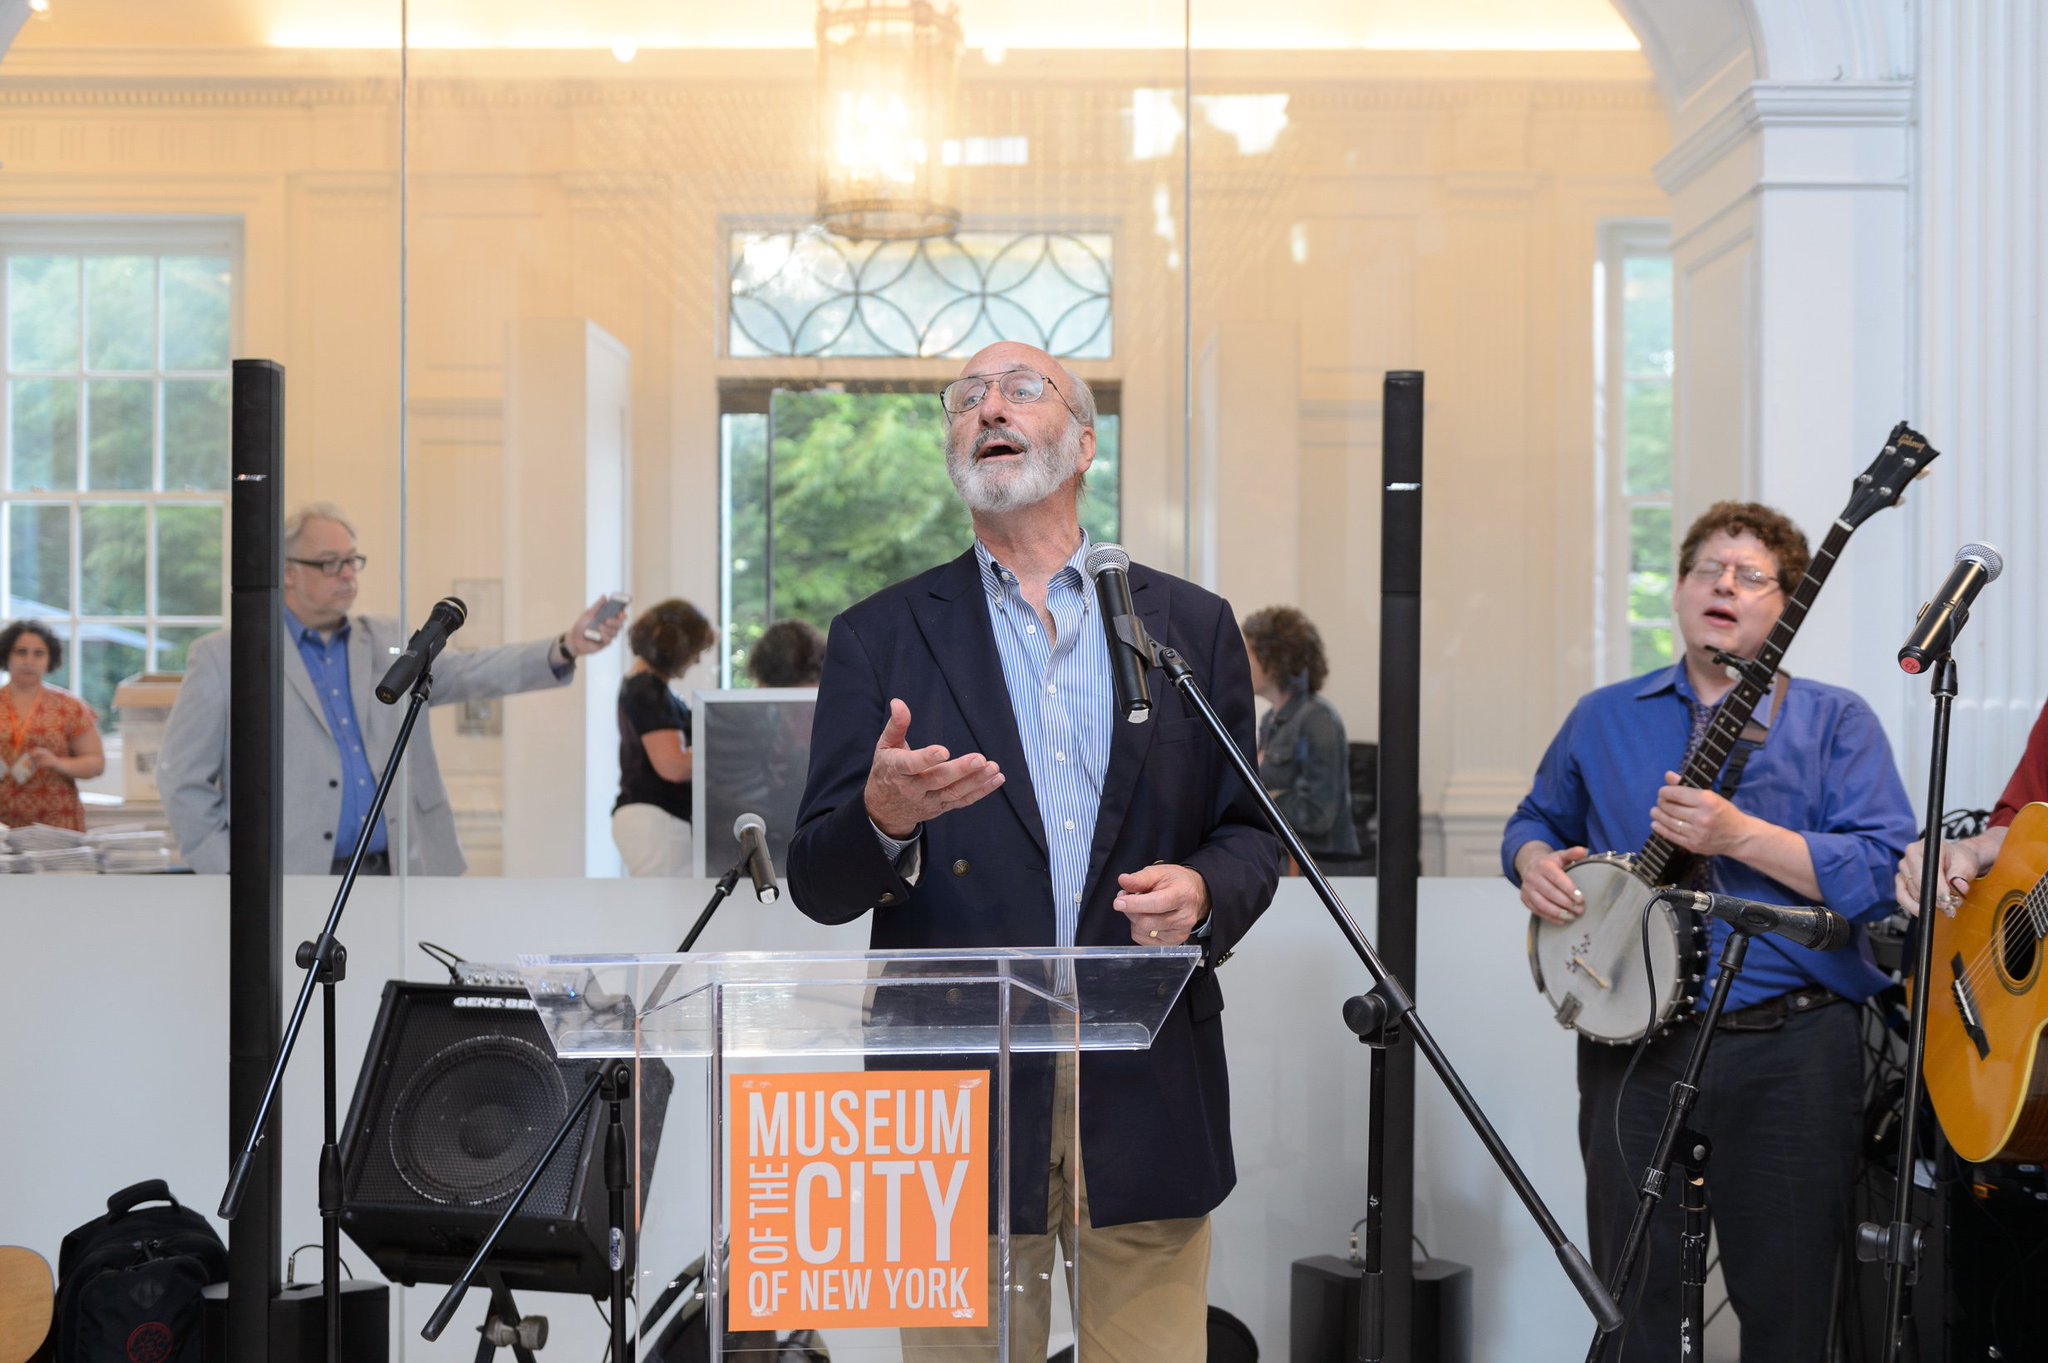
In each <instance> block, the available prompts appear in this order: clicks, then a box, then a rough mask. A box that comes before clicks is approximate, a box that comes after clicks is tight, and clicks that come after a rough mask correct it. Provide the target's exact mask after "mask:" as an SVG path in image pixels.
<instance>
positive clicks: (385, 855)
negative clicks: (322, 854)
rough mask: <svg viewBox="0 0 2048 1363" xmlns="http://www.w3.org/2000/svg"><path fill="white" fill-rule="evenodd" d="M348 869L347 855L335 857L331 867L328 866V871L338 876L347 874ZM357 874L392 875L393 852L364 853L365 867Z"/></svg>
mask: <svg viewBox="0 0 2048 1363" xmlns="http://www.w3.org/2000/svg"><path fill="white" fill-rule="evenodd" d="M347 871H348V858H347V857H337V858H336V859H335V862H334V865H332V866H330V867H328V868H327V873H328V874H329V875H336V876H338V875H342V874H345V873H346V872H347ZM356 874H357V875H364V876H388V875H390V874H391V853H389V852H365V853H363V868H362V870H360V871H358V872H356Z"/></svg>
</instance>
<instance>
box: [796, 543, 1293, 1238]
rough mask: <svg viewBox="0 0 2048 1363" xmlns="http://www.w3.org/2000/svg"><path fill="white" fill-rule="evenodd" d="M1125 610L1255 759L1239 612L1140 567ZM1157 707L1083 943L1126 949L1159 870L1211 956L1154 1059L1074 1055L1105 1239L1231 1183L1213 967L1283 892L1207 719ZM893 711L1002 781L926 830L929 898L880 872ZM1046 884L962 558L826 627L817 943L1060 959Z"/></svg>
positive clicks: (1110, 787) (1023, 1150)
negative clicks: (821, 939)
mask: <svg viewBox="0 0 2048 1363" xmlns="http://www.w3.org/2000/svg"><path fill="white" fill-rule="evenodd" d="M1131 590H1132V598H1133V600H1134V602H1135V603H1136V605H1137V609H1138V614H1139V616H1140V617H1141V618H1142V619H1143V620H1144V622H1145V627H1146V628H1147V629H1148V630H1150V631H1151V633H1152V635H1153V636H1154V637H1155V638H1157V639H1160V640H1162V641H1163V642H1165V643H1168V644H1171V645H1172V646H1173V647H1174V648H1175V649H1176V650H1178V651H1179V652H1180V654H1181V655H1182V656H1183V657H1184V658H1186V659H1187V660H1188V663H1189V664H1190V666H1191V667H1192V668H1193V670H1194V674H1195V677H1196V679H1197V681H1198V682H1199V684H1200V685H1201V686H1202V688H1203V691H1204V692H1205V693H1206V694H1207V695H1208V697H1209V699H1210V703H1211V704H1212V705H1213V706H1214V707H1215V708H1216V710H1217V711H1218V713H1219V714H1220V715H1221V716H1222V718H1223V720H1224V722H1225V723H1226V725H1227V726H1228V727H1229V730H1230V733H1231V736H1232V737H1233V738H1234V739H1235V740H1236V742H1237V745H1238V747H1239V748H1240V749H1241V750H1242V751H1244V752H1251V751H1252V750H1253V746H1252V689H1251V671H1250V667H1249V665H1248V664H1247V662H1246V658H1245V647H1244V640H1243V637H1242V636H1241V635H1240V634H1239V633H1238V629H1237V622H1236V620H1235V618H1233V616H1232V615H1231V611H1230V606H1229V604H1228V603H1227V602H1225V601H1224V600H1223V599H1222V598H1221V597H1218V596H1216V595H1215V594H1213V593H1211V592H1207V591H1204V590H1202V589H1201V588H1200V587H1197V586H1195V585H1194V584H1193V583H1190V582H1186V581H1183V580H1181V579H1179V578H1176V577H1172V576H1169V575H1168V574H1165V573H1159V572H1154V571H1151V570H1149V569H1146V568H1144V567H1140V566H1135V565H1134V566H1133V567H1132V569H1131ZM1151 686H1152V698H1153V705H1154V710H1153V716H1152V719H1151V722H1149V723H1145V724H1126V723H1122V722H1118V723H1116V724H1115V725H1114V726H1113V737H1112V740H1111V744H1110V755H1109V766H1108V770H1107V772H1106V773H1105V776H1104V783H1103V797H1102V805H1101V809H1100V811H1099V813H1098V814H1097V816H1096V822H1095V838H1094V843H1093V845H1092V847H1091V848H1090V851H1089V861H1088V878H1087V884H1086V888H1085V890H1084V892H1083V897H1082V904H1081V914H1080V920H1079V929H1078V941H1079V944H1080V945H1082V946H1129V945H1132V943H1131V936H1130V928H1129V923H1128V920H1127V919H1126V918H1125V917H1124V915H1122V914H1120V913H1118V912H1116V910H1115V909H1114V908H1112V907H1111V903H1112V901H1113V900H1114V899H1115V898H1116V894H1117V881H1116V878H1117V876H1118V875H1119V874H1121V873H1124V872H1128V871H1134V870H1136V869H1138V868H1139V867H1142V866H1147V865H1150V864H1152V863H1153V862H1158V861H1168V862H1177V863H1179V864H1181V865H1184V866H1189V867H1192V868H1193V869H1194V870H1196V871H1199V872H1200V873H1201V875H1202V878H1203V879H1204V880H1205V881H1206V882H1207V883H1208V887H1209V898H1210V917H1209V924H1210V926H1209V932H1208V935H1207V937H1206V938H1204V939H1198V944H1199V945H1201V946H1202V947H1203V949H1204V960H1203V964H1202V966H1201V967H1199V968H1198V969H1197V970H1196V971H1195V973H1194V976H1193V978H1192V979H1191V980H1190V981H1189V984H1188V987H1187V988H1186V989H1185V990H1184V991H1182V994H1181V997H1180V999H1179V1001H1178V1002H1177V1003H1176V1004H1175V1006H1174V1008H1173V1011H1172V1013H1171V1014H1170V1015H1169V1017H1168V1018H1167V1021H1166V1023H1165V1025H1164V1026H1163V1027H1162V1028H1161V1030H1160V1033H1159V1036H1158V1039H1157V1040H1156V1041H1155V1043H1154V1044H1153V1046H1152V1048H1151V1049H1150V1050H1149V1051H1143V1052H1113V1051H1094V1052H1088V1053H1086V1054H1084V1055H1083V1056H1082V1059H1081V1111H1080V1125H1081V1147H1082V1151H1083V1155H1084V1163H1085V1167H1086V1170H1087V1181H1088V1201H1089V1208H1090V1220H1091V1221H1092V1223H1093V1224H1095V1225H1098V1226H1112V1225H1122V1224H1126V1223H1130V1222H1136V1221H1155V1220H1164V1219H1169V1218H1178V1217H1193V1216H1203V1215H1206V1214H1207V1213H1209V1212H1210V1211H1212V1210H1214V1209H1215V1207H1216V1206H1217V1205H1218V1204H1219V1203H1221V1202H1222V1201H1223V1198H1224V1196H1225V1195H1226V1194H1228V1193H1229V1191H1230V1189H1231V1187H1232V1185H1233V1184H1234V1183H1235V1182H1236V1181H1237V1171H1236V1166H1235V1163H1234V1162H1233V1159H1232V1156H1231V1148H1230V1089H1229V1079H1228V1076H1227V1074H1226V1073H1225V1067H1224V1057H1223V1022H1222V1018H1221V1016H1220V1014H1221V1013H1222V1010H1223V993H1222V990H1221V989H1220V988H1219V987H1218V986H1217V983H1216V971H1215V967H1216V966H1217V965H1219V964H1221V963H1222V962H1223V960H1224V959H1225V958H1226V957H1228V956H1229V954H1230V953H1231V951H1232V950H1233V949H1234V948H1235V947H1236V946H1237V943H1238V941H1239V939H1240V938H1242V937H1243V936H1244V934H1245V933H1246V932H1247V931H1248V930H1249V929H1250V928H1251V925H1252V923H1253V922H1254V921H1255V920H1256V919H1257V918H1258V916H1259V914H1260V913H1262V912H1264V910H1265V908H1266V905H1267V904H1269V903H1271V902H1272V898H1273V892H1274V889H1275V887H1276V885H1277V883H1278V880H1279V874H1280V845H1279V841H1278V839H1276V838H1275V837H1274V836H1273V835H1272V833H1270V832H1269V831H1268V830H1267V828H1266V825H1265V821H1264V820H1263V818H1262V817H1261V816H1260V814H1259V811H1258V807H1257V805H1256V804H1254V803H1253V801H1252V798H1251V795H1250V793H1249V792H1248V791H1247V790H1246V789H1245V788H1244V786H1243V783H1242V782H1241V781H1240V780H1239V779H1238V777H1237V775H1236V774H1235V773H1234V772H1233V771H1232V770H1231V769H1230V768H1229V767H1228V766H1227V765H1226V763H1225V761H1224V758H1223V755H1222V753H1221V752H1220V751H1219V750H1218V749H1217V747H1216V744H1215V742H1214V741H1213V739H1212V738H1211V736H1210V735H1209V734H1208V733H1207V732H1206V730H1205V729H1204V727H1203V724H1202V720H1201V718H1200V716H1199V715H1198V714H1197V713H1196V712H1195V710H1194V708H1193V707H1192V706H1191V705H1189V704H1188V703H1187V702H1186V700H1185V699H1183V698H1182V697H1181V696H1180V694H1179V693H1178V692H1177V691H1175V690H1174V689H1173V687H1172V686H1171V684H1170V683H1168V682H1167V680H1166V678H1165V675H1164V674H1163V673H1161V672H1159V671H1157V670H1154V671H1153V673H1152V676H1151ZM891 697H897V698H900V699H902V700H903V701H904V703H905V704H907V705H908V706H909V707H910V734H909V739H908V741H909V744H910V746H911V747H913V748H918V747H924V746H927V745H929V744H933V743H938V744H943V745H945V747H946V748H947V749H948V750H949V751H950V752H951V753H952V755H953V756H955V757H958V756H960V755H962V754H965V753H969V752H980V753H982V754H983V755H984V756H986V757H988V758H990V759H992V760H993V761H995V762H996V763H997V764H998V765H999V766H1000V767H1001V768H1002V770H1003V772H1004V774H1005V780H1004V783H1003V785H1002V787H1001V788H1000V789H998V790H997V791H996V792H995V793H994V794H991V795H989V796H986V797H984V798H983V799H982V800H980V801H979V802H977V803H975V804H973V805H969V806H967V807H966V808H964V809H956V810H953V811H951V812H949V813H946V814H944V815H941V816H940V817H939V818H937V819H934V820H932V821H930V822H929V823H927V824H926V825H925V826H924V829H923V831H922V836H923V840H924V851H923V856H924V865H923V871H922V873H921V875H920V876H919V878H918V883H917V884H915V885H912V884H910V883H909V882H908V881H906V880H905V879H903V878H902V877H901V876H899V875H898V874H897V873H896V869H895V867H894V866H893V865H892V864H891V862H890V861H889V859H888V858H887V857H885V856H884V855H883V852H882V848H881V845H880V843H879V842H878V841H877V840H876V837H875V831H874V827H873V825H872V824H870V823H869V821H868V816H867V809H866V806H865V804H864V802H863V794H864V792H865V789H866V785H867V776H868V770H869V768H870V766H871V765H872V764H873V760H874V751H875V741H876V739H877V738H879V737H880V735H881V732H882V728H883V726H884V725H885V724H886V722H887V721H888V717H889V700H890V698H891ZM1048 866H1049V861H1048V858H1047V856H1046V841H1045V831H1044V829H1043V828H1042V827H1040V823H1039V817H1038V804H1037V800H1036V797H1035V796H1034V795H1033V793H1032V788H1031V774H1030V769H1029V767H1028V765H1027V764H1026V762H1025V760H1024V750H1023V744H1022V741H1021V740H1020V739H1019V737H1018V734H1017V724H1016V720H1015V718H1014V717H1013V714H1012V711H1011V705H1010V696H1009V690H1008V687H1007V686H1006V685H1005V683H1004V681H1003V673H1002V663H1001V660H1000V658H999V656H998V654H997V652H996V642H995V634H994V631H993V629H992V627H991V625H990V622H989V614H988V600H987V594H986V589H985V588H984V586H983V585H982V580H981V570H980V565H979V563H978V562H977V560H976V559H975V556H974V553H973V551H972V550H971V549H970V550H969V551H968V552H967V553H965V554H962V555H961V556H960V557H959V558H956V559H954V560H953V561H952V562H951V563H948V564H944V565H942V566H940V567H938V568H934V569H932V570H930V571H929V572H926V573H923V574H920V575H919V576H917V577H914V578H911V579H909V580H908V581H905V582H900V583H898V584H897V585H895V586H893V587H889V588H887V589H885V590H883V591H881V592H878V593H876V594H875V595H874V596H871V597H869V598H868V599H867V600H865V601H863V602H861V603H860V604H858V605H856V606H854V607H852V608H851V609H849V610H847V611H846V612H845V613H844V614H842V615H840V616H839V617H838V618H837V619H836V620H834V621H833V622H832V629H831V632H830V635H829V637H828V639H827V643H826V650H825V672H824V679H823V682H822V684H821V685H820V687H819V690H818V710H817V720H816V723H815V725H814V727H813V729H812V734H811V766H810V776H809V781H808V783H807V785H806V787H805V790H804V799H803V806H802V808H801V810H800V811H799V813H798V815H797V828H796V833H795V836H794V837H793V838H792V840H791V843H790V849H789V864H788V867H787V872H788V877H789V886H790V893H791V896H792V897H793V898H794V899H795V901H796V903H797V906H798V907H799V908H800V909H802V911H803V912H804V913H805V914H807V915H808V916H810V917H811V918H814V919H816V920H818V921H819V922H824V923H845V922H850V921H852V920H853V919H855V918H858V917H860V916H861V915H862V914H864V913H870V912H872V913H873V915H874V917H873V929H872V934H871V939H870V940H871V942H872V945H873V946H874V947H875V948H876V949H906V948H917V947H977V946H1051V945H1054V922H1053V902H1052V879H1051V873H1050V871H1049V870H1048ZM1031 1059H1032V1058H1031V1057H1023V1058H1016V1059H1013V1062H1012V1075H1013V1082H1014V1084H1015V1091H1014V1093H1013V1096H1012V1111H1013V1114H1015V1115H1016V1118H1017V1120H1016V1121H1015V1123H1014V1126H1013V1134H1012V1146H1011V1167H1012V1181H1011V1190H1012V1198H1011V1209H1012V1210H1011V1215H1012V1217H1013V1225H1014V1227H1015V1229H1016V1230H1017V1231H1018V1232H1019V1233H1038V1232H1042V1231H1043V1230H1044V1229H1045V1214H1046V1213H1045V1208H1046V1169H1047V1164H1048V1154H1049V1148H1050V1147H1049V1141H1050V1121H1049V1120H1048V1116H1049V1107H1048V1104H1049V1103H1050V1099H1051V1093H1052V1077H1051V1069H1050V1066H1049V1065H1048V1064H1045V1063H1043V1058H1042V1057H1039V1058H1037V1059H1039V1060H1040V1062H1041V1063H1039V1064H1036V1065H1034V1064H1031V1063H1028V1061H1029V1060H1031ZM990 1206H991V1214H993V1208H994V1203H993V1201H992V1202H991V1204H990Z"/></svg>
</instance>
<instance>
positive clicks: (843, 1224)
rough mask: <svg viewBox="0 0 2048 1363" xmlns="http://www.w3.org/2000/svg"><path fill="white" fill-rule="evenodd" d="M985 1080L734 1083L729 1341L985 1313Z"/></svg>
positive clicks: (899, 1076) (947, 1075) (914, 1074)
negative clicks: (742, 1334) (746, 1334)
mask: <svg viewBox="0 0 2048 1363" xmlns="http://www.w3.org/2000/svg"><path fill="white" fill-rule="evenodd" d="M988 1091H989V1075H988V1072H987V1071H985V1070H889V1071H880V1072H874V1073H862V1074H740V1075H733V1076H731V1079H730V1092H729V1099H730V1105H729V1106H728V1107H727V1109H726V1112H727V1129H728V1131H729V1132H730V1140H731V1149H730V1164H729V1168H730V1169H731V1171H732V1195H731V1199H730V1203H731V1207H732V1217H731V1225H732V1242H731V1243H732V1261H731V1269H730V1281H731V1294H730V1297H729V1306H728V1310H729V1312H730V1316H731V1319H730V1320H729V1321H728V1322H727V1327H728V1328H729V1329H733V1330H786V1329H802V1328H809V1329H815V1330H829V1329H877V1328H882V1329H886V1328H892V1327H894V1328H911V1327H915V1328H931V1327H934V1326H939V1327H943V1326H975V1325H983V1324H986V1323H987V1321H988V1319H989V1316H988V1235H989V1220H988V1178H989V1162H988V1161H989V1141H990V1132H989V1121H988Z"/></svg>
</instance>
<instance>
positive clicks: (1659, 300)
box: [1621, 255, 1672, 375]
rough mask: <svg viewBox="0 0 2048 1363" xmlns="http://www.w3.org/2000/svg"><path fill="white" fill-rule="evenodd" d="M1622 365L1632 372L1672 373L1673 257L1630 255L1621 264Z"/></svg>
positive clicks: (1634, 373)
mask: <svg viewBox="0 0 2048 1363" xmlns="http://www.w3.org/2000/svg"><path fill="white" fill-rule="evenodd" d="M1621 307H1622V314H1621V325H1622V330H1623V331H1624V332H1625V333H1626V334H1627V340H1626V343H1625V345H1624V348H1623V354H1622V364H1623V365H1624V366H1626V368H1627V371H1628V372H1629V373H1630V374H1632V375H1642V374H1666V375H1668V374H1670V373H1671V370H1672V365H1671V360H1672V356H1671V257H1670V256H1668V255H1654V256H1630V257H1629V258H1628V260H1627V262H1626V264H1624V265H1623V267H1622V302H1621Z"/></svg>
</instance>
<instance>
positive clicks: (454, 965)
mask: <svg viewBox="0 0 2048 1363" xmlns="http://www.w3.org/2000/svg"><path fill="white" fill-rule="evenodd" d="M418 945H419V949H420V950H421V951H424V952H426V953H427V955H429V956H431V957H433V958H434V962H435V964H437V965H439V966H440V967H441V968H442V969H443V970H445V971H447V972H448V983H450V984H461V983H462V974H461V971H460V970H459V969H458V967H460V966H461V965H462V964H463V960H462V958H461V957H460V956H457V955H456V954H455V953H454V952H452V951H450V950H449V949H448V948H447V947H444V946H441V945H439V944H438V943H434V942H421V943H419V944H418Z"/></svg>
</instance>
